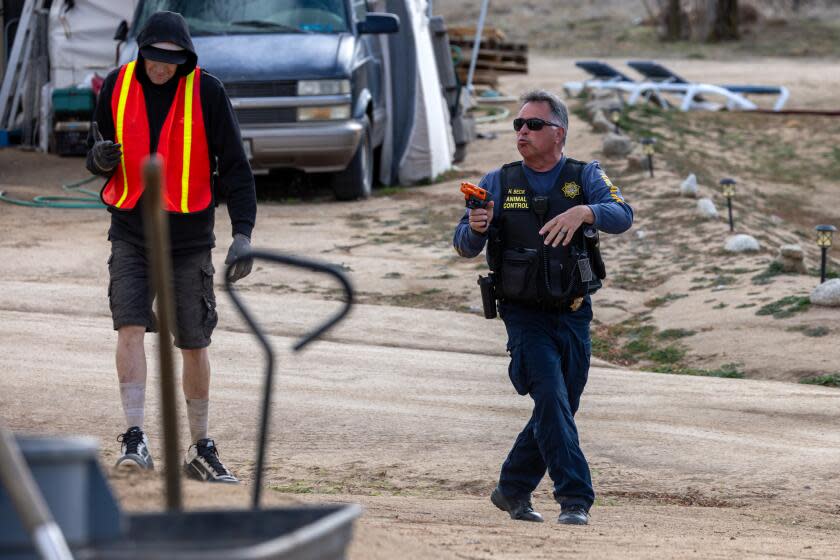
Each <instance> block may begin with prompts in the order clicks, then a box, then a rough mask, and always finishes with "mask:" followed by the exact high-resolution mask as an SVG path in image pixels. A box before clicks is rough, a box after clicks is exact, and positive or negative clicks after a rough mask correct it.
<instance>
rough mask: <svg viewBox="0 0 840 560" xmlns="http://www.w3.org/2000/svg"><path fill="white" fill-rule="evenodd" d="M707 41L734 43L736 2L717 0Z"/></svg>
mask: <svg viewBox="0 0 840 560" xmlns="http://www.w3.org/2000/svg"><path fill="white" fill-rule="evenodd" d="M716 4H717V6H716V10H715V19H714V24H713V25H712V32H711V34H710V35H709V38H708V40H709V41H734V40H737V39H738V38H739V33H738V0H717V2H716Z"/></svg>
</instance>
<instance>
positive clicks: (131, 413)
mask: <svg viewBox="0 0 840 560" xmlns="http://www.w3.org/2000/svg"><path fill="white" fill-rule="evenodd" d="M120 398H121V399H122V406H123V412H124V413H125V423H126V425H127V427H128V428H133V427H134V426H137V427H138V428H140V429H141V430H142V429H143V419H144V418H143V417H144V413H143V411H144V408H145V405H146V383H145V382H143V383H120Z"/></svg>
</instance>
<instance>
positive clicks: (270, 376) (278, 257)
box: [225, 250, 353, 509]
mask: <svg viewBox="0 0 840 560" xmlns="http://www.w3.org/2000/svg"><path fill="white" fill-rule="evenodd" d="M248 259H254V260H266V261H272V262H276V263H280V264H285V265H288V266H293V267H298V268H306V269H309V270H312V271H314V272H320V273H324V274H328V275H330V276H333V277H334V278H336V279H337V280H338V282H339V283H340V284H341V287H342V288H344V294H345V296H346V300H345V301H344V306H343V307H342V308H341V309H340V310H338V311H337V312H336V313H334V314H333V315H332V316H331V317H330V318H329V319H327V320H326V321H324V322H323V323H321V324H320V325H319V326H318V327H316V328H314V329H312V330H311V331H309V332H308V333H307V334H305V335H304V336H303V337H301V338H300V339H299V340H298V341H297V342H296V343H295V345H294V346H293V349H294V351H295V352H298V351H300V350H302V349H303V348H304V347H305V346H306V345H307V344H309V343H310V342H313V341H314V340H316V339H317V338H319V337H320V336H321V335H323V334H324V333H325V332H327V331H328V330H329V329H331V328H332V327H334V326H335V325H336V324H337V323H338V322H340V321H341V320H342V319H344V317H345V316H346V315H347V313H348V312H349V311H350V308H351V307H352V306H353V286H352V285H351V284H350V280H349V279H348V278H347V276H346V275H345V274H344V273H343V272H342V271H341V270H339V269H338V268H337V267H335V266H334V265H330V264H326V263H321V262H317V261H313V260H309V259H304V258H300V257H293V256H291V255H284V254H281V253H274V252H270V251H259V250H255V251H250V252H248V253H246V254H244V255H240V256H238V257H237V258H236V259H234V260H233V262H231V263H230V264H229V265H228V266H227V268H226V269H225V289H226V290H227V292H228V294H229V295H230V299H231V300H233V304H234V305H235V306H236V308H237V309H238V310H239V313H240V314H241V315H242V317H243V318H244V319H245V322H246V323H248V326H249V327H250V328H251V330H252V331H253V332H254V335H256V337H257V339H259V341H260V344H261V345H262V347H263V350H264V351H265V356H266V368H265V392H264V394H263V405H262V418H261V420H260V435H259V447H258V448H257V472H256V479H255V481H254V493H253V499H252V504H251V505H252V507H253V508H254V509H258V508H259V504H260V493H261V491H262V475H263V465H264V462H265V445H266V438H267V434H268V418H269V409H270V407H271V390H272V384H273V380H274V352H273V351H272V349H271V345H270V344H269V342H268V339H267V338H266V336H265V334H264V333H263V332H262V330H261V329H260V327H259V325H258V324H257V322H256V320H255V319H254V317H253V315H252V314H251V313H250V312H249V311H248V310H247V309H246V308H245V304H244V303H243V302H242V299H241V297H240V296H239V295H237V293H236V290H234V289H233V282H231V279H230V277H231V274H232V273H233V268H234V267H235V266H236V263H238V262H240V261H244V260H248Z"/></svg>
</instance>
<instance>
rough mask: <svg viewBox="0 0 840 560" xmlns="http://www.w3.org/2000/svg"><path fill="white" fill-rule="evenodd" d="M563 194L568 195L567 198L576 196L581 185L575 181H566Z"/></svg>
mask: <svg viewBox="0 0 840 560" xmlns="http://www.w3.org/2000/svg"><path fill="white" fill-rule="evenodd" d="M563 194H565V195H566V198H574V197H576V196H577V195H579V194H580V186H579V185H578V184H577V183H575V182H574V181H572V182H571V183H566V184H565V185H563Z"/></svg>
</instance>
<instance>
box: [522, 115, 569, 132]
mask: <svg viewBox="0 0 840 560" xmlns="http://www.w3.org/2000/svg"><path fill="white" fill-rule="evenodd" d="M526 124H527V125H528V130H535V131H536V130H542V127H544V126H558V127H559V126H560V125H559V124H557V123H553V122H548V121H544V120H542V119H538V118H533V119H523V118H516V119H513V130H515V131H516V132H519V131H520V130H522V126H523V125H526Z"/></svg>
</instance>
